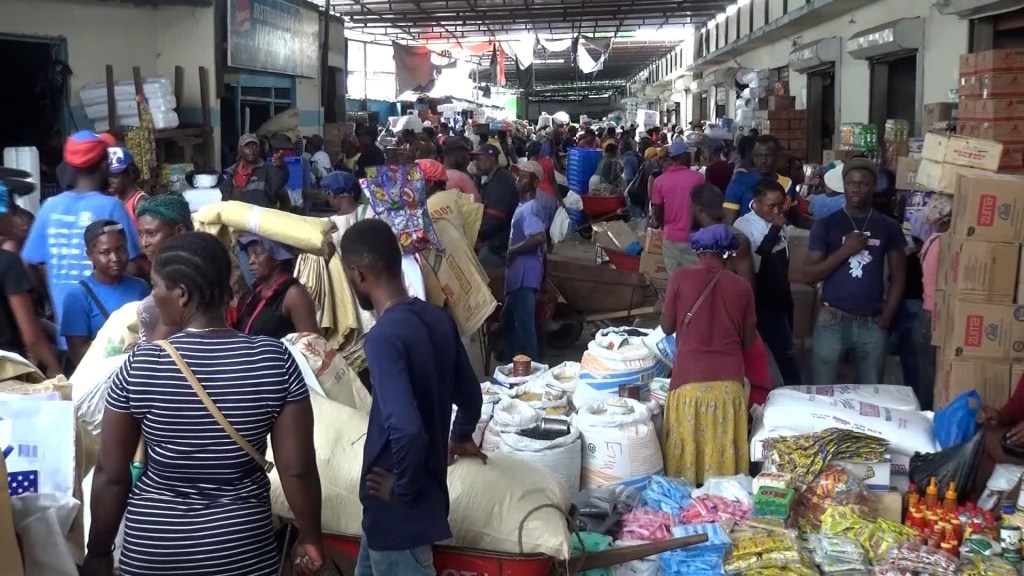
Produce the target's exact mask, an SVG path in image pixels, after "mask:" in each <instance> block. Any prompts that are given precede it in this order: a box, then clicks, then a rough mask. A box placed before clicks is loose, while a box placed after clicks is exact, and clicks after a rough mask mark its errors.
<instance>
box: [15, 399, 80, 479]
mask: <svg viewBox="0 0 1024 576" xmlns="http://www.w3.org/2000/svg"><path fill="white" fill-rule="evenodd" d="M75 429H76V422H75V404H74V403H73V402H68V401H52V400H38V399H35V398H25V399H22V400H12V401H3V402H0V446H3V447H4V448H7V447H10V448H11V452H10V454H9V455H7V457H6V459H5V460H6V465H7V474H8V487H9V488H10V489H11V494H12V496H18V495H20V494H27V493H39V494H56V495H58V496H67V497H72V496H73V494H74V488H75Z"/></svg>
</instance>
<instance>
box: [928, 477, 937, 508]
mask: <svg viewBox="0 0 1024 576" xmlns="http://www.w3.org/2000/svg"><path fill="white" fill-rule="evenodd" d="M924 505H925V506H927V507H928V508H929V509H933V508H935V507H936V506H938V505H939V481H938V479H936V478H935V476H932V477H931V480H929V481H928V487H927V488H925V489H924Z"/></svg>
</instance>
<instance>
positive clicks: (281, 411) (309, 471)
mask: <svg viewBox="0 0 1024 576" xmlns="http://www.w3.org/2000/svg"><path fill="white" fill-rule="evenodd" d="M230 273H231V261H230V256H229V255H228V252H227V250H226V249H225V248H224V247H223V246H222V245H221V244H220V242H219V241H218V240H217V239H216V238H214V237H213V236H211V235H209V234H203V233H194V232H193V233H186V234H182V235H180V236H176V237H174V238H171V239H170V240H168V241H167V242H166V243H165V244H164V245H163V247H162V248H161V249H160V250H159V252H157V255H156V259H155V261H154V262H153V300H154V303H155V304H156V308H157V311H158V312H159V314H160V317H161V320H162V321H163V323H164V324H167V325H171V326H181V327H183V330H182V331H181V332H179V333H178V334H175V335H174V336H171V337H170V338H168V340H167V342H169V343H170V344H171V345H172V346H173V347H174V348H175V349H177V351H178V352H179V353H180V355H181V356H182V358H183V359H184V361H185V364H187V365H188V367H189V368H190V369H191V370H192V371H193V372H194V373H195V376H196V379H197V380H198V381H199V383H200V384H201V385H202V386H203V388H204V389H205V391H206V393H207V394H208V395H209V396H210V398H211V399H212V401H213V403H214V404H215V405H216V406H217V408H218V409H219V410H220V411H221V412H222V413H223V415H224V417H225V418H226V419H227V420H228V422H230V423H231V426H232V427H234V429H235V430H237V432H238V434H239V435H241V437H242V438H244V439H245V440H246V441H247V442H248V443H249V444H251V445H252V447H253V448H254V449H255V451H256V452H258V453H260V454H262V453H264V452H265V451H266V448H267V435H268V434H269V435H270V440H271V442H273V444H274V448H275V450H274V453H275V455H276V458H277V462H276V465H277V470H278V473H279V475H280V477H281V483H282V486H283V488H284V492H285V495H286V497H287V498H288V502H289V504H290V505H291V508H292V510H293V511H294V513H295V519H296V525H297V526H298V528H299V540H298V542H297V544H296V545H295V549H294V551H293V554H294V557H295V558H296V561H295V566H294V572H295V573H296V574H300V575H305V574H314V573H315V572H317V571H318V570H319V569H320V568H321V567H322V566H323V551H322V547H321V534H320V494H321V493H320V478H319V475H318V473H317V468H316V459H315V455H314V448H313V413H312V409H311V407H310V402H309V394H308V392H307V390H306V385H305V383H304V381H303V378H302V375H301V373H300V372H299V368H298V365H297V364H296V363H295V360H294V359H293V358H292V357H291V355H290V354H289V353H288V351H287V349H286V348H285V347H284V345H283V344H282V343H281V342H279V341H277V340H273V339H271V338H265V337H255V336H247V335H244V334H239V333H238V332H236V331H234V330H231V329H229V328H228V327H227V326H226V324H225V320H224V310H225V306H226V304H227V301H228V298H229V296H230V294H231V288H230ZM140 437H142V438H144V439H145V443H146V462H147V466H146V469H145V472H144V473H143V474H142V476H141V478H140V479H139V480H138V482H137V483H136V484H135V485H134V486H133V485H132V475H131V473H130V472H129V467H130V465H131V462H132V456H133V454H134V453H135V449H136V446H137V445H138V442H139V438H140ZM101 441H102V444H101V447H100V457H99V464H98V465H97V467H96V471H95V476H94V483H93V494H92V510H93V519H92V528H91V531H90V535H89V545H88V553H87V555H86V560H85V565H84V566H83V574H87V575H90V576H93V575H101V576H110V575H111V574H112V570H113V553H114V550H113V543H114V537H115V535H116V533H117V529H118V525H119V523H120V522H121V518H122V516H124V517H125V536H124V547H123V549H122V550H120V551H119V552H120V570H121V574H122V575H123V576H140V575H143V574H145V575H151V574H181V575H185V574H187V575H190V576H201V575H206V576H229V575H232V574H236V575H239V576H243V575H244V576H272V575H274V574H276V573H277V570H278V563H279V561H280V558H279V554H278V552H277V549H276V547H275V545H274V532H273V526H272V524H271V511H270V481H269V479H268V478H267V473H266V472H265V471H264V470H263V469H262V468H261V467H260V465H259V464H257V462H256V459H255V458H254V457H253V456H250V455H249V453H247V452H246V451H245V450H244V449H243V448H242V447H241V446H240V445H239V443H236V442H235V440H234V439H232V437H231V436H230V435H229V434H228V433H227V431H226V430H225V428H223V427H221V425H220V424H218V423H217V420H215V419H214V417H213V416H212V415H211V413H210V411H209V410H207V408H206V407H205V406H204V404H203V402H202V401H201V400H200V398H199V396H198V395H197V394H196V392H195V391H194V390H193V389H192V387H191V386H190V385H189V382H188V380H187V379H186V378H185V376H184V375H183V374H182V372H181V370H179V368H178V367H177V365H176V364H175V361H174V359H173V358H172V357H171V356H170V355H169V354H168V352H167V351H165V350H164V349H163V348H162V347H161V346H159V345H157V344H143V345H140V346H139V347H138V348H136V349H135V350H134V351H133V352H132V353H131V355H130V356H129V357H128V359H127V360H126V361H125V364H124V366H123V367H122V368H121V369H120V370H119V371H118V372H117V374H116V375H115V376H114V379H113V382H112V385H111V388H110V392H109V393H108V397H107V410H106V412H105V413H104V416H103V437H102V439H101Z"/></svg>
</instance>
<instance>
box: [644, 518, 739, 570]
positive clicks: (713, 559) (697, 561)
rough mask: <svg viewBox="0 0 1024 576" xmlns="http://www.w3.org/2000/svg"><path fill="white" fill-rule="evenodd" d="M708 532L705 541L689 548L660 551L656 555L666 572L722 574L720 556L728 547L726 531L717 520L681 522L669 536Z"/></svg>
mask: <svg viewBox="0 0 1024 576" xmlns="http://www.w3.org/2000/svg"><path fill="white" fill-rule="evenodd" d="M696 534H707V536H708V541H707V542H705V543H703V544H698V545H696V546H690V547H689V548H681V549H679V550H672V551H669V552H663V553H662V554H661V555H660V556H659V559H660V560H661V568H662V571H663V573H664V575H665V576H721V574H723V573H724V571H723V568H722V559H723V558H724V556H725V554H726V552H728V550H729V545H730V540H729V535H728V534H726V533H725V530H723V529H722V527H721V526H719V525H718V524H692V525H690V524H681V525H679V526H675V527H673V528H672V536H673V537H675V538H679V537H682V536H693V535H696Z"/></svg>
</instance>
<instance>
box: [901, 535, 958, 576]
mask: <svg viewBox="0 0 1024 576" xmlns="http://www.w3.org/2000/svg"><path fill="white" fill-rule="evenodd" d="M889 564H890V565H891V566H894V567H896V568H900V569H902V570H910V571H912V572H919V573H923V574H930V575H933V576H945V575H947V574H948V575H953V574H956V564H957V560H956V557H955V556H952V555H950V554H947V553H945V552H943V551H941V550H936V549H934V548H929V547H927V546H921V545H918V544H912V543H905V544H900V545H897V546H896V547H895V548H893V549H892V550H890V551H889Z"/></svg>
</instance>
